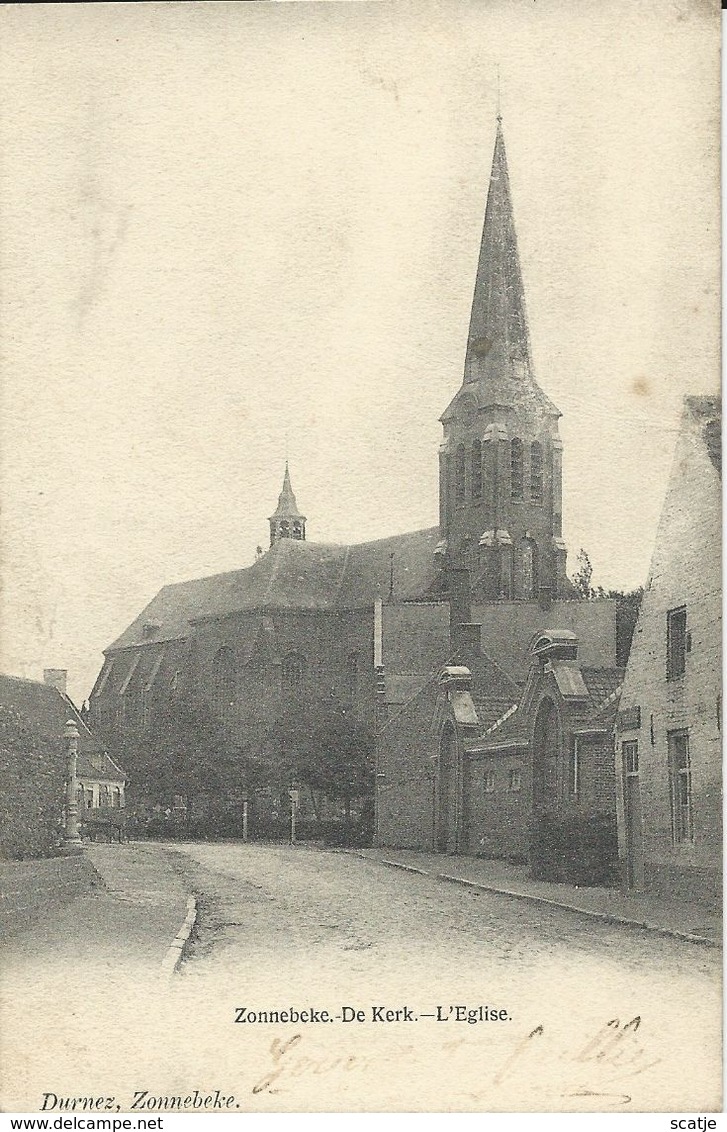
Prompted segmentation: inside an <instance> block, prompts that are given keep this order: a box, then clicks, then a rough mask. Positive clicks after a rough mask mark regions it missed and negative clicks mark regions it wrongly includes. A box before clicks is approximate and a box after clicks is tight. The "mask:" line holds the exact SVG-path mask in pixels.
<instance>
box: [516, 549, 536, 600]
mask: <svg viewBox="0 0 727 1132" xmlns="http://www.w3.org/2000/svg"><path fill="white" fill-rule="evenodd" d="M520 579H521V581H520V585H521V589H522V593H521V596H522V597H524V598H525V599H527V600H529V599H531V598H534V597H536V596H537V593H538V548H537V546H536V545H535V543H534V542H533V540H532V539H530V538H524V539H523V540H522V542H521V543H520Z"/></svg>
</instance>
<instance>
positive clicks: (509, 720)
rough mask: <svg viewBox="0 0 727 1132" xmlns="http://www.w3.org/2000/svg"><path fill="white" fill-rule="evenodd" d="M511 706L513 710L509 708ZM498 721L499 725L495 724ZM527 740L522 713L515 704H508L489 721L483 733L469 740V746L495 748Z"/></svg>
mask: <svg viewBox="0 0 727 1132" xmlns="http://www.w3.org/2000/svg"><path fill="white" fill-rule="evenodd" d="M513 708H514V710H511V709H513ZM500 721H501V722H500ZM498 723H499V726H495V724H498ZM527 742H528V735H527V727H526V720H525V718H524V716H523V713H522V711H521V710H520V707H519V706H518V705H517V704H510V705H509V706H508V707H507V708H505V710H504V711H503V712H501V714H500V715H499V716H498V717H497V718H496V719H494V720H492V721H491V722H490V724H489V725H488V726H487V727H486V728H485V731H484V733H483V734H480V735H478V736H477V738H476V739H473V740H472V741H471V743H470V746H472V747H476V748H477V749H478V750H484V749H487V748H488V747H491V748H497V747H502V746H505V745H506V744H511V743H527Z"/></svg>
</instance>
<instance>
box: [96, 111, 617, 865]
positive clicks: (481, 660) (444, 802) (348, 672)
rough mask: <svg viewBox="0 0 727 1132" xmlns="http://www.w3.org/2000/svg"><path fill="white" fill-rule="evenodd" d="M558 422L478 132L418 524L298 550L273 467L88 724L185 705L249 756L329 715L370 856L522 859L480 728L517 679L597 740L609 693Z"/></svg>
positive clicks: (499, 152) (516, 804)
mask: <svg viewBox="0 0 727 1132" xmlns="http://www.w3.org/2000/svg"><path fill="white" fill-rule="evenodd" d="M559 417H560V412H559V410H558V409H557V407H556V406H555V405H554V404H553V402H552V401H551V400H550V399H549V398H548V396H547V395H546V394H545V393H544V392H543V390H542V389H541V387H540V385H539V384H538V382H537V380H536V376H535V372H534V367H533V359H532V354H531V346H530V330H529V326H528V319H527V314H526V306H525V295H524V287H523V278H522V273H521V268H520V260H519V255H518V247H517V239H516V233H515V223H514V215H513V205H512V197H511V190H510V180H509V175H508V166H507V157H506V152H505V140H504V134H503V129H502V121H501V119H500V118H498V121H497V130H496V138H495V146H494V154H493V161H492V171H491V176H490V183H489V189H488V193H487V204H486V211H485V219H484V227H483V234H482V240H481V246H480V253H479V262H478V266H477V273H476V277H475V280H474V297H473V302H472V314H471V319H470V326H469V332H468V335H467V342H466V347H465V357H464V372H463V381H462V385H461V387H460V388H459V390H458V391H457V392H456V393H455V395H454V397H453V398H452V400H451V402H450V404H449V405H448V406H447V408H446V409H445V411H444V413H443V415H442V417H441V422H442V425H443V438H442V443H441V445H440V449H439V522H438V525H436V526H433V527H431V528H429V529H425V530H418V531H413V532H408V533H404V534H399V535H394V536H392V537H390V538H385V539H379V540H376V541H372V542H366V543H361V544H358V545H352V546H342V545H330V544H326V543H314V542H310V541H308V539H307V538H306V522H307V520H306V516H305V515H304V514H303V513H302V511H301V510H300V508H299V506H298V503H297V500H296V497H295V494H294V492H293V486H292V481H291V475H290V470H289V468H288V466H287V464H286V467H285V473H284V478H283V485H282V490H281V492H280V496H279V499H278V504H277V507H276V508H275V510H274V512H273V514H272V515H271V516H270V519H269V524H270V546H269V549H268V550H267V552H266V553H264V554H261V555H260V556H259V557H258V559H257V561H255V562H254V564H253V565H251V566H249V567H247V568H244V569H240V570H235V571H232V572H229V573H225V574H220V575H215V576H213V577H206V578H199V579H195V580H192V581H188V582H183V583H179V584H174V585H169V586H165V587H164V588H163V589H162V590H160V592H159V593H158V594H157V595H156V597H154V598H153V600H152V601H151V602H150V603H149V604H148V605H147V607H146V608H145V609H143V610H142V611H141V613H140V614H139V616H138V617H137V618H136V620H135V621H134V622H133V623H132V624H131V625H130V626H129V627H128V628H127V629H126V630H125V631H124V632H123V633H122V634H121V636H120V637H119V638H118V639H117V640H116V641H114V642H113V643H112V644H111V645H109V647H108V648H107V649H106V650H105V654H104V656H105V660H104V664H103V667H102V669H101V672H100V673H99V676H98V678H97V680H96V683H95V685H94V688H93V691H92V693H91V698H90V712H91V720H92V723H93V724H94V726H95V727H97V728H98V730H99V731H100V733H101V734H103V735H105V736H115V737H116V738H117V739H119V738H121V739H123V740H124V741H125V742H126V743H127V744H128V742H129V741H131V740H133V737H134V735H141V734H143V733H144V731H145V730H147V729H148V728H149V726H150V723H151V721H152V720H153V718H154V716H155V713H159V712H160V711H161V710H163V709H164V710H168V707H169V705H170V704H172V705H173V704H174V703H180V702H182V701H183V700H185V699H189V698H191V697H194V698H196V699H197V700H202V701H204V702H205V703H206V704H207V705H209V708H210V709H211V710H212V711H213V712H214V713H215V716H216V718H217V719H218V720H219V722H220V724H221V726H222V727H223V728H224V730H225V734H226V735H227V736H228V737H229V741H230V743H231V744H233V745H235V744H236V745H237V746H238V747H239V748H240V749H243V748H244V749H245V750H247V751H252V752H255V751H258V752H262V751H263V750H264V749H265V748H266V745H267V746H268V747H269V744H270V736H271V735H273V734H274V733H275V729H276V726H277V725H278V724H279V723H280V722H281V721H282V720H287V721H288V722H289V723H290V722H291V721H292V724H293V726H295V723H296V720H297V721H298V723H299V726H300V728H301V729H304V728H305V727H306V726H307V724H306V720H307V719H310V718H312V716H314V715H316V714H317V715H320V714H321V713H323V714H326V713H328V714H329V715H336V716H343V717H346V718H347V719H349V720H355V721H357V722H358V723H360V724H361V726H363V727H366V728H368V729H369V730H370V732H371V733H372V735H375V737H376V815H375V834H374V836H375V839H376V842H377V843H378V844H383V845H398V846H410V847H433V848H436V849H440V850H442V851H449V852H487V853H494V854H495V855H509V856H515V857H518V856H523V855H527V852H528V850H527V844H528V839H529V837H530V833H531V828H530V825H531V819H532V814H531V813H530V809H529V806H528V805H526V804H525V802H524V799H525V798H526V795H527V793H528V791H529V790H530V785H529V784H530V777H531V769H529V764H528V759H527V758H526V757H525V755H524V753H523V752H524V748H523V747H522V745H521V746H520V747H518V746H517V744H516V745H515V746H513V745H512V743H510V745H508V743H509V742H510V741H509V740H506V743H505V747H504V748H503V750H504V751H505V752H506V754H502V752H501V753H500V755H497V756H496V755H495V754H493V753H492V748H493V741H494V742H495V743H496V742H497V739H498V735H497V734H496V731H497V729H498V728H500V729H502V728H503V727H504V726H505V722H508V721H509V720H510V718H511V716H514V715H516V714H517V711H519V712H520V715H519V716H518V723H520V722H521V721H522V719H523V718H524V716H526V715H527V713H528V712H529V711H530V710H531V701H532V703H533V704H534V703H535V701H534V700H533V687H532V683H533V678H534V677H533V673H534V671H535V669H537V670H538V671H539V672H540V673H541V675H542V676H545V675H547V676H548V678H550V677H551V676H552V678H553V680H555V683H556V685H557V688H558V689H559V690H560V698H561V700H562V703H563V704H567V705H570V707H569V708H568V711H569V719H570V720H571V724H572V728H575V729H576V730H577V731H579V733H580V732H583V730H584V728H585V729H586V730H587V728H588V727H592V728H595V731H594V732H593V734H594V735H599V734H602V731H599V727H601V724H602V722H603V720H602V719H601V716H600V714H599V713H600V712H601V710H602V709H603V710H604V711H606V715H607V714H608V711H607V708H608V704H609V703H610V704H611V705H613V703H614V702H615V701H614V699H613V693H614V691H615V690H616V689H617V688H618V687H619V686H620V682H621V678H622V674H621V670H620V669H619V668H618V666H617V664H616V618H617V608H616V603H615V602H613V601H608V600H605V599H604V600H597V601H581V600H578V598H577V595H576V593H575V591H574V589H573V586H572V585H571V583H570V582H569V580H568V577H567V574H566V545H565V542H564V541H563V532H562V443H561V441H560V439H559V433H558V420H559ZM548 634H550V635H548ZM545 641H549V642H550V643H549V644H546V643H543V642H545ZM538 642H540V643H538ZM546 668H547V673H546V671H545V670H546ZM528 689H529V691H528ZM526 691H528V695H529V696H530V700H529V701H528V703H527V704H525V703H524V702H523V696H524V695H525V693H526ZM601 693H603V695H601ZM599 697H600V698H599ZM609 697H611V699H610V700H609ZM537 698H538V697H537V696H536V697H535V699H536V700H537ZM538 702H539V701H538ZM571 709H572V710H571ZM559 718H560V717H559ZM605 718H606V717H605V716H604V719H605ZM503 721H504V722H503ZM559 726H560V725H559ZM493 728H494V729H495V731H494V732H493ZM491 733H492V734H494V736H495V738H494V740H493V739H492V734H491ZM503 735H504V732H503ZM591 748H592V749H591ZM588 750H590V754H588V755H586V752H587V751H588ZM488 751H489V752H490V753H489V754H488V753H487V752H488ZM600 751H601V748H600V747H599V744H598V742H597V741H594V742H590V745H589V742H586V741H584V742H583V744H582V755H581V764H580V771H579V773H580V782H581V783H582V784H584V783H586V782H588V783H589V786H588V790H589V794H588V798H589V799H590V801H589V803H588V805H587V806H586V807H585V810H583V808H582V812H583V813H586V814H587V815H590V814H591V813H597V814H601V813H606V814H607V816H608V817H609V818H610V816H611V815H612V813H613V814H615V800H614V797H613V783H612V782H610V785H609V783H608V782H605V780H604V781H602V779H603V778H604V775H606V778H607V777H608V776H607V774H606V772H605V771H604V770H603V769H602V768H601V761H602V760H601V753H599V752H600ZM584 759H585V760H586V761H585V762H584V761H583V760H584ZM498 760H499V761H498ZM495 762H496V763H497V768H498V769H497V771H496V772H495V771H494V770H493V765H494V763H495ZM491 764H492V765H491ZM549 773H550V772H549ZM555 773H557V774H563V773H565V771H564V770H563V769H562V768H561V770H558V771H557V772H555ZM503 775H504V776H505V778H504V779H503V781H505V779H506V781H507V783H509V787H508V790H507V791H506V792H505V795H503V796H502V797H501V795H500V790H499V786H498V785H497V783H498V782H499V779H500V778H501V777H502V776H503ZM549 781H550V780H549ZM558 781H559V782H560V779H558ZM493 782H495V786H494V787H492V788H491V784H492V783H493ZM132 788H133V784H132ZM558 789H560V787H558ZM563 789H565V788H563ZM556 794H557V797H558V798H560V797H561V794H562V791H561V794H558V793H557V791H556ZM563 796H564V797H565V796H566V795H563ZM475 797H476V798H480V799H481V802H478V803H477V805H475V804H474V802H473V799H474V798H475ZM571 798H572V796H571ZM251 804H252V808H253V815H254V813H255V808H256V806H258V807H259V808H260V812H262V808H263V802H262V801H261V800H260V799H256V798H254V797H251ZM280 804H282V801H281V803H280ZM473 806H474V808H473ZM589 807H590V808H589ZM556 808H557V807H556Z"/></svg>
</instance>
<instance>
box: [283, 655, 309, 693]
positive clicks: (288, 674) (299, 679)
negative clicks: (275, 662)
mask: <svg viewBox="0 0 727 1132" xmlns="http://www.w3.org/2000/svg"><path fill="white" fill-rule="evenodd" d="M305 673H306V662H305V657H302V656H299V655H298V653H290V655H289V656H286V657H285V659H284V660H283V671H282V676H283V695H285V696H299V695H300V694H301V692H302V691H303V683H304V681H305Z"/></svg>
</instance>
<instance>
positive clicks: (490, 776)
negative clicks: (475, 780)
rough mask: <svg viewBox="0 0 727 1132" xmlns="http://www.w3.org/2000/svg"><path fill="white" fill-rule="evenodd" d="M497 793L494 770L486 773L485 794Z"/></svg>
mask: <svg viewBox="0 0 727 1132" xmlns="http://www.w3.org/2000/svg"><path fill="white" fill-rule="evenodd" d="M494 793H495V772H494V770H486V771H485V794H494Z"/></svg>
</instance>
